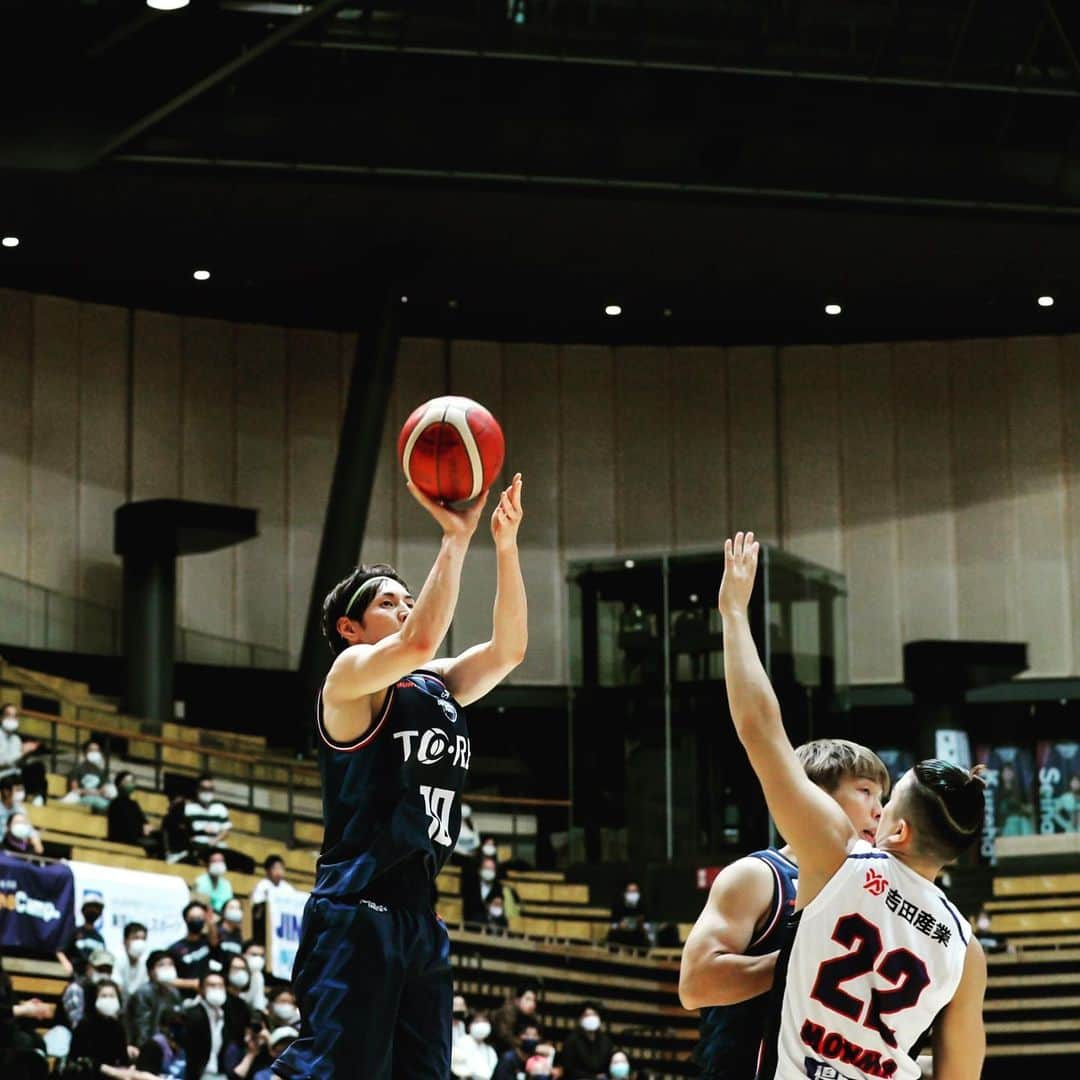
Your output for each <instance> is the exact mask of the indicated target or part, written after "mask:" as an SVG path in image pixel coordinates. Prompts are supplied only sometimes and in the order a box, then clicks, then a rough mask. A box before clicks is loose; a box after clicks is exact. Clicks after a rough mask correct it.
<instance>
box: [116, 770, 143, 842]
mask: <svg viewBox="0 0 1080 1080" xmlns="http://www.w3.org/2000/svg"><path fill="white" fill-rule="evenodd" d="M134 790H135V777H134V776H132V774H131V773H129V772H122V773H121V774H120V775H119V776H118V777H117V778H116V798H115V799H113V801H112V802H111V803H109V836H108V838H109V840H111V841H112V842H113V843H114V844H135V845H137V846H141V847H145V848H149V846H150V844H151V841H150V823H149V822H148V821H147V820H146V815H145V814H144V813H143V808H142V807H141V806H140V805H139V804H138V803H137V802H136V801H135V800H134V799H133V798H132V797H131V793H132V792H133V791H134Z"/></svg>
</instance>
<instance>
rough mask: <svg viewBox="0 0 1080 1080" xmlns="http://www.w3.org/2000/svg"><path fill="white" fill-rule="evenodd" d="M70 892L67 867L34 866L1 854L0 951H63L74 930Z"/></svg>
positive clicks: (71, 882) (72, 887) (70, 886)
mask: <svg viewBox="0 0 1080 1080" xmlns="http://www.w3.org/2000/svg"><path fill="white" fill-rule="evenodd" d="M73 891H74V884H73V881H72V877H71V871H70V870H69V869H68V868H67V867H66V866H57V865H54V866H35V865H34V864H33V863H31V862H28V861H26V860H24V859H16V858H11V857H9V856H7V855H3V854H0V951H3V949H4V948H19V949H26V950H28V951H33V952H40V953H54V952H57V951H58V950H60V949H62V948H63V947H64V946H65V945H66V944H67V943H68V941H69V940H70V939H71V935H72V933H74V930H75V922H74V919H73V917H72V912H73V907H72V893H73Z"/></svg>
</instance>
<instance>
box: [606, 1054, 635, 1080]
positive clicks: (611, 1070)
mask: <svg viewBox="0 0 1080 1080" xmlns="http://www.w3.org/2000/svg"><path fill="white" fill-rule="evenodd" d="M606 1075H607V1076H608V1077H609V1078H610V1080H627V1077H629V1076H630V1059H629V1058H628V1057H627V1056H626V1054H625V1053H624V1052H623V1051H622V1050H616V1051H615V1053H614V1054H612V1055H611V1064H610V1065H608V1068H607V1074H606Z"/></svg>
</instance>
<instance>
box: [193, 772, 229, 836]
mask: <svg viewBox="0 0 1080 1080" xmlns="http://www.w3.org/2000/svg"><path fill="white" fill-rule="evenodd" d="M184 817H185V820H186V822H187V830H188V836H189V837H190V838H191V844H192V847H193V849H194V850H195V851H198V852H205V851H209V850H210V849H211V848H223V847H225V840H226V837H227V836H228V835H229V830H230V829H231V828H232V821H231V820H230V819H229V808H228V807H227V806H226V805H225V804H224V803H223V802H222V801H221V800H220V799H219V798H218V797H217V792H216V790H215V788H214V778H213V777H212V776H200V777H199V788H198V792H197V794H196V797H195V799H194V801H191V802H188V804H187V805H186V806H185V807H184Z"/></svg>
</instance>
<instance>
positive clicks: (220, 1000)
mask: <svg viewBox="0 0 1080 1080" xmlns="http://www.w3.org/2000/svg"><path fill="white" fill-rule="evenodd" d="M203 997H205V998H206V1004H207V1005H213V1006H214V1008H215V1009H220V1008H221V1006H222V1005H224V1004H225V990H224V988H223V987H220V986H215V987H214V988H213V989H212V990H207V991H206V993H205V994H204V995H203Z"/></svg>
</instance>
